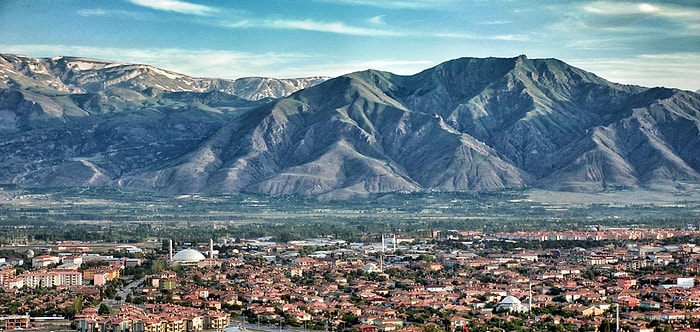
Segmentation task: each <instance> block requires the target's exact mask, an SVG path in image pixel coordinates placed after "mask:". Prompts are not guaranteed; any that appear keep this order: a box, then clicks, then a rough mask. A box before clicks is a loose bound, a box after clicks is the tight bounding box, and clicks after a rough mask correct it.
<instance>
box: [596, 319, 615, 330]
mask: <svg viewBox="0 0 700 332" xmlns="http://www.w3.org/2000/svg"><path fill="white" fill-rule="evenodd" d="M598 331H600V332H612V326H611V325H610V321H608V320H607V319H603V321H602V322H601V323H600V327H598Z"/></svg>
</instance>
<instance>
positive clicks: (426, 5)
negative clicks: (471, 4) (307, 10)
mask: <svg viewBox="0 0 700 332" xmlns="http://www.w3.org/2000/svg"><path fill="white" fill-rule="evenodd" d="M317 1H319V2H326V3H340V4H346V5H356V6H367V7H378V8H387V9H430V8H440V7H444V6H446V5H449V4H452V3H456V2H458V1H457V0H380V1H377V0H317Z"/></svg>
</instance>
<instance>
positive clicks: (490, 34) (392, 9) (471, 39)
mask: <svg viewBox="0 0 700 332" xmlns="http://www.w3.org/2000/svg"><path fill="white" fill-rule="evenodd" d="M0 31H1V32H0V53H14V54H24V55H28V56H34V57H56V56H79V57H89V58H97V59H104V60H114V61H120V62H128V63H142V64H149V65H153V66H157V67H160V68H164V69H168V70H172V71H176V72H179V73H183V74H187V75H191V76H196V77H217V78H238V77H246V76H264V77H276V78H293V77H306V76H331V77H334V76H339V75H342V74H346V73H350V72H354V71H360V70H365V69H377V70H385V71H390V72H393V73H396V74H402V75H410V74H415V73H418V72H420V71H422V70H424V69H427V68H430V67H432V66H435V65H437V64H439V63H441V62H444V61H448V60H451V59H455V58H460V57H515V56H518V55H520V54H525V55H527V56H528V58H557V59H560V60H563V61H565V62H567V63H569V64H571V65H574V66H577V67H579V68H582V69H585V70H588V71H591V72H593V73H595V74H597V75H599V76H602V77H603V78H605V79H608V80H610V81H613V82H618V83H626V84H637V85H642V86H648V87H652V86H665V87H674V88H681V89H686V90H692V91H695V90H698V89H700V0H665V1H647V2H640V1H616V0H611V1H589V0H548V1H546V0H539V1H536V0H414V1H411V0H220V1H217V0H90V1H85V0H0Z"/></svg>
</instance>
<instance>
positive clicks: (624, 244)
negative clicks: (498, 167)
mask: <svg viewBox="0 0 700 332" xmlns="http://www.w3.org/2000/svg"><path fill="white" fill-rule="evenodd" d="M695 236H697V234H696V231H694V230H668V229H666V230H662V229H658V230H639V229H637V230H630V229H618V230H614V229H613V230H611V229H608V230H604V231H599V230H594V231H593V230H592V231H580V232H541V231H540V232H518V233H495V234H484V233H481V232H475V231H455V230H442V231H437V230H436V231H434V232H430V235H429V237H426V238H402V237H401V234H382V235H381V236H378V237H377V239H378V240H379V241H378V242H373V243H354V242H347V241H344V240H342V239H335V238H332V237H326V238H314V239H307V240H302V241H299V240H297V241H288V242H284V243H282V242H276V241H275V239H274V238H271V237H266V238H259V239H229V238H220V239H216V241H211V242H210V243H208V244H201V245H200V244H181V243H178V244H177V245H176V248H173V244H172V243H173V242H172V241H170V240H168V241H163V242H164V243H168V245H164V246H162V247H156V248H143V249H142V252H141V251H139V252H133V251H132V252H125V250H124V248H116V247H115V248H112V249H110V250H108V252H103V253H95V252H92V250H91V249H89V248H90V243H78V244H73V245H68V246H66V245H65V244H62V248H63V249H62V250H58V249H57V248H58V246H57V248H56V250H51V251H49V252H46V253H42V254H41V255H39V256H35V257H27V258H26V260H27V262H26V264H17V263H18V260H17V258H14V259H10V257H8V258H7V259H5V260H4V262H3V265H2V270H1V271H0V283H2V287H3V292H2V293H0V312H2V313H4V317H2V318H0V319H1V320H0V325H1V326H0V327H2V328H4V329H8V330H9V329H15V328H24V329H26V328H31V327H32V324H34V323H33V321H32V319H34V317H40V316H50V315H60V316H63V317H65V318H66V319H67V320H68V321H69V324H70V328H71V329H73V330H75V331H81V332H87V331H101V332H102V331H129V332H132V331H147V332H151V331H152V332H157V331H158V332H171V331H172V332H186V331H200V330H221V329H224V328H232V329H256V328H261V329H264V328H266V327H267V328H268V329H269V328H273V329H295V330H306V329H308V330H335V331H358V332H381V331H388V332H391V331H519V330H523V331H614V330H616V329H618V328H619V330H620V331H698V327H700V287H699V286H698V282H697V280H696V277H697V275H698V272H699V271H700V247H699V246H696V245H695V243H693V240H694V237H695ZM78 245H79V246H81V247H87V248H88V250H83V252H81V253H80V254H76V253H75V250H72V249H71V248H72V247H74V246H78ZM62 251H65V253H64V252H62ZM175 251H177V253H175ZM44 262H51V263H49V264H45V263H44ZM27 267H30V268H27ZM127 284H132V286H130V287H127V286H126V285H127ZM120 294H121V295H120Z"/></svg>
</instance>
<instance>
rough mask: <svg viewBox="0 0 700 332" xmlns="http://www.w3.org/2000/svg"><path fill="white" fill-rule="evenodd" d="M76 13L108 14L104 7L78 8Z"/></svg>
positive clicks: (89, 14)
mask: <svg viewBox="0 0 700 332" xmlns="http://www.w3.org/2000/svg"><path fill="white" fill-rule="evenodd" d="M78 15H80V16H108V15H109V12H107V11H106V10H104V9H80V10H78Z"/></svg>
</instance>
